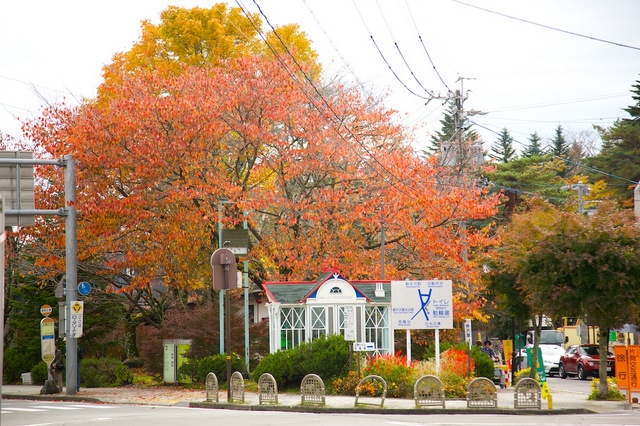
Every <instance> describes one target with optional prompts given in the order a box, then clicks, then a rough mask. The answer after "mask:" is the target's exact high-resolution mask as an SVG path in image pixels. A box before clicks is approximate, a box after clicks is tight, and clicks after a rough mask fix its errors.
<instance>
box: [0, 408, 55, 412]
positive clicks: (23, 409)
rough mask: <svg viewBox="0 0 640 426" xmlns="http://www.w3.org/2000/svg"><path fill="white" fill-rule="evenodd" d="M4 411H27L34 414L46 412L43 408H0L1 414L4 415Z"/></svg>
mask: <svg viewBox="0 0 640 426" xmlns="http://www.w3.org/2000/svg"><path fill="white" fill-rule="evenodd" d="M5 410H11V411H29V412H31V411H33V412H36V411H47V410H46V409H44V408H18V407H3V408H2V412H3V413H4V412H5Z"/></svg>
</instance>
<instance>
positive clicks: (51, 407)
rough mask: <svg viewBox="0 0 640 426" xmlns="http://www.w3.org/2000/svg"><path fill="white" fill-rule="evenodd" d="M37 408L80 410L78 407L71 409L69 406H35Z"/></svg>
mask: <svg viewBox="0 0 640 426" xmlns="http://www.w3.org/2000/svg"><path fill="white" fill-rule="evenodd" d="M34 407H35V408H44V409H47V410H80V408H78V407H70V406H68V405H46V406H45V405H34Z"/></svg>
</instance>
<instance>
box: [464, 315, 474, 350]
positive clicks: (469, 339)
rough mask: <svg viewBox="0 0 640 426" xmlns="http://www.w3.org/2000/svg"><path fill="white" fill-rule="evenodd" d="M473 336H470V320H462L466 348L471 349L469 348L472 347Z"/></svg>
mask: <svg viewBox="0 0 640 426" xmlns="http://www.w3.org/2000/svg"><path fill="white" fill-rule="evenodd" d="M472 337H473V336H471V320H470V319H469V318H467V319H465V320H464V341H465V342H466V343H467V346H469V349H471V346H473V338H472Z"/></svg>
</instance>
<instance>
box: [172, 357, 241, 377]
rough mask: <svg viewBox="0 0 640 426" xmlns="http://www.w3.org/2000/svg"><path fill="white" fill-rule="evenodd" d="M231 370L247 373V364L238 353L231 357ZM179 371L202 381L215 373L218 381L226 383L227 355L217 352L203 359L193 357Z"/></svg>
mask: <svg viewBox="0 0 640 426" xmlns="http://www.w3.org/2000/svg"><path fill="white" fill-rule="evenodd" d="M231 370H232V371H239V372H240V373H242V375H243V376H246V374H247V365H246V364H245V362H244V360H243V359H241V358H240V357H239V356H238V355H237V354H233V356H232V357H231ZM179 373H180V374H181V375H185V376H189V377H191V379H192V380H194V381H197V382H200V383H205V382H206V381H207V374H209V373H215V375H216V377H217V378H218V383H226V381H227V355H226V354H217V355H211V356H208V357H205V358H202V359H194V358H191V359H189V360H187V362H185V363H184V364H182V365H181V366H180V369H179Z"/></svg>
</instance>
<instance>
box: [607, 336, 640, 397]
mask: <svg viewBox="0 0 640 426" xmlns="http://www.w3.org/2000/svg"><path fill="white" fill-rule="evenodd" d="M613 355H614V357H615V363H616V379H618V388H619V389H623V390H627V391H629V392H640V381H639V380H638V362H640V345H629V346H623V345H616V346H614V347H613Z"/></svg>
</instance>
